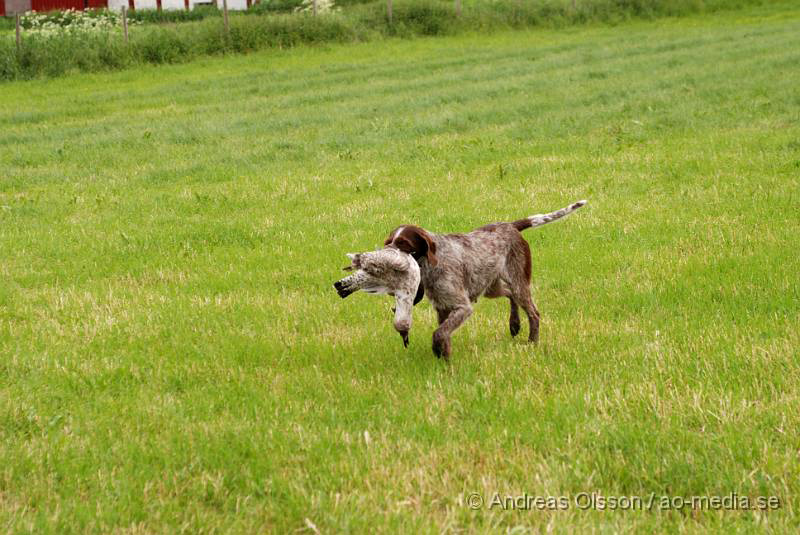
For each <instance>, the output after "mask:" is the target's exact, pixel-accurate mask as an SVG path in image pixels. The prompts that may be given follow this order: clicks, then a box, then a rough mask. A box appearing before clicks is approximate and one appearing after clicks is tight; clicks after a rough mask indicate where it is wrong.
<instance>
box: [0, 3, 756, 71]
mask: <svg viewBox="0 0 800 535" xmlns="http://www.w3.org/2000/svg"><path fill="white" fill-rule="evenodd" d="M300 1H301V0H272V1H270V2H263V3H261V4H257V5H256V6H254V7H253V8H252V9H251V10H250V11H249V12H248V13H249V14H250V15H251V16H244V14H238V13H237V14H234V13H232V14H231V17H230V32H229V33H228V34H226V33H225V31H224V29H223V25H222V22H221V20H220V18H219V14H220V13H219V10H217V9H216V8H213V7H211V8H196V9H194V10H192V11H189V12H187V11H182V10H176V11H166V10H165V11H161V12H158V11H155V10H138V11H135V12H132V13H131V18H132V19H133V20H139V21H144V22H158V23H173V22H181V23H182V24H141V25H137V26H133V27H132V28H131V29H130V43H128V44H126V43H124V42H123V40H122V37H121V30H120V29H119V28H118V27H114V28H112V29H111V30H105V31H103V32H92V33H87V34H85V35H84V34H82V33H80V32H78V33H70V32H67V33H66V34H64V35H62V34H61V33H59V32H50V33H51V34H52V36H51V37H47V36H46V35H44V34H40V35H38V36H37V35H35V34H31V35H23V44H22V47H21V49H20V51H19V53H18V52H17V50H16V47H15V46H14V39H13V34H8V35H6V36H5V39H3V38H2V37H3V36H0V79H4V80H11V79H17V78H31V77H36V76H58V75H61V74H64V73H66V72H70V71H87V72H91V71H100V70H108V69H119V68H123V67H125V66H127V65H130V64H135V63H156V64H160V63H177V62H182V61H188V60H190V59H192V58H195V57H197V56H200V55H211V54H224V53H230V52H249V51H253V50H258V49H262V48H269V47H282V48H285V47H291V46H297V45H300V44H305V43H307V44H315V43H325V42H343V41H358V40H367V39H374V38H380V37H382V36H400V37H413V36H417V35H442V34H450V33H456V32H459V31H464V30H481V31H492V30H497V29H502V28H511V27H530V26H539V25H548V26H563V25H565V24H579V23H587V22H606V23H614V22H617V21H619V20H623V19H627V18H632V17H640V18H651V17H658V16H675V15H682V14H687V13H694V12H699V11H716V10H719V9H725V8H728V7H730V6H734V7H738V6H742V5H745V4H760V3H761V0H730V1H729V0H576V1H575V3H574V5H573V3H572V1H571V0H538V1H536V2H530V1H526V2H519V1H518V0H493V1H490V0H479V1H477V2H475V3H469V4H466V5H464V9H463V12H462V14H461V16H460V17H457V16H456V15H455V10H454V7H453V2H452V1H451V0H395V2H394V9H393V20H392V22H391V23H389V20H388V18H387V14H386V4H385V2H384V0H375V1H371V2H363V1H362V0H342V2H343V3H344V5H346V6H347V7H346V9H342V10H340V11H337V12H335V13H328V14H325V15H320V16H316V17H314V16H311V15H310V14H306V13H291V14H286V13H281V12H283V11H291V10H293V9H294V8H295V7H297V5H299V4H300ZM339 5H341V4H339ZM54 16H55V15H54ZM59 16H61V17H63V15H59ZM92 16H98V17H100V16H108V15H107V12H106V15H103V14H102V12H98V13H97V14H96V15H92ZM193 17H196V19H194V18H193Z"/></svg>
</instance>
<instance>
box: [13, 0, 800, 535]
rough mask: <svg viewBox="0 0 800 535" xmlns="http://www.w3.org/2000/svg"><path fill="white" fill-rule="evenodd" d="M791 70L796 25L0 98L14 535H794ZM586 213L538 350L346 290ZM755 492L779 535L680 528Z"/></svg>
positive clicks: (753, 25) (497, 324)
mask: <svg viewBox="0 0 800 535" xmlns="http://www.w3.org/2000/svg"><path fill="white" fill-rule="evenodd" d="M798 67H800V9H797V8H796V7H794V6H793V2H779V3H771V4H768V5H767V6H765V7H762V8H755V9H749V10H747V11H739V12H732V13H726V14H723V15H718V16H715V17H713V18H712V17H705V18H704V17H694V18H687V19H680V20H669V19H665V20H660V21H657V22H652V23H646V22H636V23H626V24H623V25H619V26H616V27H591V28H570V29H566V30H562V31H530V32H514V33H502V34H496V35H492V36H480V35H472V36H462V37H451V38H436V39H419V40H414V41H395V40H388V41H384V42H373V43H368V44H361V45H341V46H333V47H330V48H304V49H295V50H291V51H282V52H281V51H273V52H267V53H259V54H253V55H249V56H237V57H227V58H219V59H208V60H203V61H199V62H195V63H191V64H186V65H181V66H173V67H146V68H138V69H135V70H128V71H123V72H119V73H114V74H102V75H76V76H70V77H66V78H61V79H56V80H46V81H35V82H27V83H11V84H4V85H2V86H0V92H1V94H2V96H1V97H0V532H4V533H6V532H8V533H24V532H34V533H47V532H53V533H55V532H58V533H68V532H76V533H85V532H97V531H102V532H112V531H114V532H119V533H178V532H186V533H212V532H234V533H256V532H275V533H301V532H305V533H314V532H316V531H318V532H320V533H347V532H350V533H368V532H371V533H392V534H393V533H426V532H427V533H437V532H449V533H452V532H461V531H466V532H512V533H519V532H525V531H527V529H530V530H532V531H534V532H538V531H548V532H549V531H550V530H552V532H554V533H587V532H590V531H594V532H597V533H601V532H602V533H618V532H641V533H652V532H654V531H663V532H670V533H672V532H675V531H684V532H696V531H701V530H705V529H709V528H710V529H712V530H714V531H717V532H719V533H730V532H735V531H739V532H750V531H753V532H755V531H760V530H761V529H763V528H765V527H767V528H771V529H772V530H773V531H775V532H785V533H789V532H794V530H796V529H798V527H800V520H799V519H798V505H800V502H799V501H798V493H800V482H799V481H798V478H800V453H799V452H798V444H800V359H798V357H797V348H798V345H800V334H799V333H800V312H799V310H800V307H799V306H798V303H799V302H800V285H799V284H798V272H800V258H799V255H798V244H799V243H800V239H798V236H799V235H800V216H798V206H799V203H800V187H799V185H798V176H800V68H798ZM582 198H587V199H588V200H589V204H588V205H587V206H586V207H584V208H582V209H581V210H580V211H578V212H577V213H575V214H574V215H572V216H571V217H570V218H568V219H566V220H564V221H562V222H559V223H556V224H552V225H548V226H546V227H544V228H542V229H536V230H531V231H526V233H525V236H526V238H527V239H528V240H529V242H530V243H531V246H532V249H533V254H534V275H533V279H534V282H533V293H534V298H535V301H536V303H537V304H538V306H539V308H540V310H541V311H542V316H543V323H542V333H541V342H540V344H539V345H538V346H532V345H528V344H526V343H525V342H524V339H525V337H526V335H527V327H524V328H523V332H522V333H521V334H522V335H521V336H520V337H518V339H511V338H510V336H509V335H508V333H507V313H508V311H507V302H500V301H490V300H483V301H480V302H479V303H478V305H477V306H476V311H475V314H474V315H473V317H472V318H470V319H469V321H468V322H467V323H466V324H465V326H464V327H463V328H462V329H460V330H459V331H457V332H456V334H455V336H454V338H453V356H452V358H451V362H450V364H449V365H447V364H445V363H444V362H442V361H439V360H437V359H436V358H435V357H434V356H433V354H432V352H431V349H430V337H431V334H432V332H433V329H434V327H435V314H434V313H433V311H432V309H431V307H430V305H429V304H428V303H427V301H425V302H423V303H422V304H421V305H420V306H418V307H417V308H416V310H415V318H414V319H415V325H414V328H413V330H412V331H411V345H410V347H409V348H408V349H407V350H405V349H403V346H402V343H401V341H400V337H399V336H397V334H396V333H395V332H394V329H393V328H392V324H391V317H392V314H391V310H390V307H391V304H392V301H391V300H390V299H388V298H385V297H384V298H375V297H371V296H367V295H360V294H357V295H354V296H353V297H350V298H348V299H347V300H344V301H343V300H341V299H339V297H338V296H337V295H336V293H335V291H334V290H333V288H332V287H331V284H332V283H333V282H334V281H335V280H336V279H338V278H340V277H341V276H342V272H341V270H340V269H341V267H342V266H344V265H346V263H347V259H346V258H345V256H344V253H346V252H350V251H364V250H370V249H373V248H375V247H378V246H379V245H380V244H381V243H382V241H383V239H384V237H385V235H386V234H387V233H388V232H389V230H391V229H392V228H393V227H394V226H396V225H398V224H401V223H416V224H419V225H421V226H423V227H425V228H428V229H430V230H432V231H438V232H447V231H452V232H456V231H466V230H470V229H472V228H474V227H477V226H480V225H483V224H485V223H488V222H491V221H498V220H510V219H516V218H520V217H523V216H526V215H530V214H533V213H538V212H545V211H550V210H554V209H556V208H560V207H562V206H565V205H566V204H567V203H569V202H572V201H575V200H578V199H582ZM592 492H596V493H598V494H600V495H602V496H605V497H612V496H620V495H625V496H642V497H644V498H645V501H647V499H649V498H650V497H652V496H654V497H655V504H656V505H655V506H654V507H653V509H652V510H649V511H647V510H645V511H641V510H639V511H619V510H617V511H608V510H606V511H599V510H579V509H578V508H577V506H576V505H575V502H574V499H575V497H576V496H579V495H580V493H592ZM471 493H480V494H481V496H482V497H483V499H484V500H485V502H484V506H483V507H481V508H479V509H477V510H472V509H470V508H469V506H468V504H467V501H468V500H469V499H470V498H469V495H470V494H471ZM495 493H499V494H500V495H501V496H506V495H509V496H516V495H524V494H527V495H529V496H561V495H564V496H567V497H568V499H569V500H570V505H571V507H570V508H569V509H568V510H562V511H536V510H504V509H503V508H502V507H492V508H490V507H489V505H490V501H491V499H492V497H493V496H494V494H495ZM731 493H737V494H738V495H739V496H747V497H750V498H752V499H755V498H756V497H758V496H776V497H777V498H778V499H779V500H780V508H779V509H777V510H773V511H766V512H765V511H756V512H752V511H751V512H742V511H729V510H726V511H691V510H689V509H688V508H684V509H683V510H662V509H660V508H659V507H658V505H659V504H660V499H661V496H667V497H670V496H685V497H690V496H703V495H708V496H710V495H720V496H726V495H729V494H731Z"/></svg>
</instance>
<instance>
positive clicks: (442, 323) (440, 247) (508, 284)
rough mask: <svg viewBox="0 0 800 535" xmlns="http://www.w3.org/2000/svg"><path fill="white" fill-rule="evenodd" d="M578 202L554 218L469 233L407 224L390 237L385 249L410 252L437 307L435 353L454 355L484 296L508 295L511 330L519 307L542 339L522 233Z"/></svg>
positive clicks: (421, 289) (536, 336)
mask: <svg viewBox="0 0 800 535" xmlns="http://www.w3.org/2000/svg"><path fill="white" fill-rule="evenodd" d="M584 204H586V201H578V202H576V203H573V204H571V205H569V206H567V207H566V208H562V209H561V210H557V211H555V212H552V213H549V214H538V215H532V216H530V217H526V218H525V219H519V220H517V221H514V222H513V223H492V224H489V225H485V226H483V227H481V228H479V229H476V230H473V231H472V232H470V233H468V234H434V233H432V232H428V231H427V230H425V229H423V228H420V227H417V226H414V225H402V226H400V227H397V228H396V229H394V230H393V231H392V232H391V234H389V237H388V238H386V241H385V242H384V246H385V247H387V248H393V249H398V250H400V251H403V252H405V253H408V254H410V255H411V256H412V257H413V258H414V259H415V260H416V261H417V262H418V263H419V267H420V275H421V280H420V285H419V288H418V290H417V295H416V298H415V300H414V303H415V304H416V303H417V302H418V301H419V300H420V299H421V298H422V295H423V293H424V294H425V295H427V296H428V299H429V300H430V301H431V303H432V304H433V308H434V309H436V313H437V315H438V318H439V327H438V328H437V329H436V331H435V332H434V333H433V352H434V353H435V354H436V356H437V357H444V358H445V359H447V358H449V356H450V336H451V335H452V333H453V331H455V330H456V329H457V328H458V327H459V326H461V324H462V323H464V321H465V320H466V319H467V318H468V317H469V316H470V315H471V314H472V303H475V302H476V301H477V300H478V298H479V297H481V296H483V297H507V298H508V299H509V301H510V302H511V316H510V318H509V322H508V324H509V329H510V330H511V336H516V335H517V333H518V332H519V329H520V321H519V311H518V307H522V308H523V310H525V314H526V315H527V316H528V325H529V328H530V333H529V335H528V340H529V341H532V342H536V341H537V340H538V339H539V311H538V310H537V309H536V305H534V304H533V299H532V298H531V291H530V282H531V250H530V246H529V245H528V242H526V241H525V239H524V238H523V237H522V234H521V233H520V231H523V230H525V229H528V228H532V227H538V226H541V225H544V224H546V223H550V222H551V221H555V220H557V219H561V218H562V217H564V216H566V215H568V214H570V213H572V212H574V211H575V210H577V209H578V208H580V207H581V206H583V205H584Z"/></svg>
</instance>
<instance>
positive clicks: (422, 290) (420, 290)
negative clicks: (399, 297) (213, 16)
mask: <svg viewBox="0 0 800 535" xmlns="http://www.w3.org/2000/svg"><path fill="white" fill-rule="evenodd" d="M423 297H425V286H423V284H422V281H419V286H418V287H417V295H415V296H414V305H416V304H417V303H419V302H420V301H422V298H423Z"/></svg>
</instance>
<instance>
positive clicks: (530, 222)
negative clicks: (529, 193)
mask: <svg viewBox="0 0 800 535" xmlns="http://www.w3.org/2000/svg"><path fill="white" fill-rule="evenodd" d="M584 204H586V201H578V202H574V203H572V204H570V205H569V206H567V207H566V208H562V209H561V210H556V211H555V212H550V213H549V214H536V215H532V216H530V217H526V218H525V219H518V220H517V221H514V222H513V223H511V224H512V225H514V228H516V229H517V230H519V231H522V230H525V229H527V228H531V227H539V226H542V225H544V224H546V223H550V222H551V221H555V220H557V219H561V218H562V217H564V216H567V215H569V214H571V213H572V212H574V211H575V210H577V209H578V208H580V207H581V206H583V205H584Z"/></svg>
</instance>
